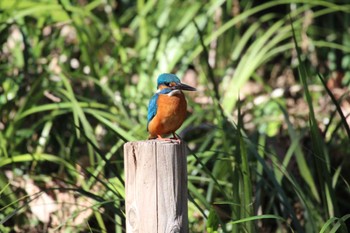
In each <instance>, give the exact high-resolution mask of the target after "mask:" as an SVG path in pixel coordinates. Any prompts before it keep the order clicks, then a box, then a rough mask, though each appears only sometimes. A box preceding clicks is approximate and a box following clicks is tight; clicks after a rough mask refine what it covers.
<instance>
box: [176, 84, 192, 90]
mask: <svg viewBox="0 0 350 233" xmlns="http://www.w3.org/2000/svg"><path fill="white" fill-rule="evenodd" d="M175 89H179V90H184V91H196V90H197V89H196V88H194V87H191V86H189V85H186V84H184V83H179V84H177V85H176V86H175Z"/></svg>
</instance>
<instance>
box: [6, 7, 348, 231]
mask: <svg viewBox="0 0 350 233" xmlns="http://www.w3.org/2000/svg"><path fill="white" fill-rule="evenodd" d="M0 12H1V14H0V46H1V52H0V84H1V85H0V113H1V115H0V171H1V172H0V231H1V232H11V230H12V229H15V231H20V230H22V231H24V230H29V229H31V230H32V229H34V230H35V231H37V232H40V231H45V230H46V231H47V230H48V229H51V230H56V231H60V232H77V231H82V232H118V233H121V232H124V231H125V214H124V208H125V205H124V198H125V196H124V195H125V194H124V172H123V159H122V158H123V150H122V148H123V144H124V143H125V142H127V141H135V140H144V139H146V138H147V132H146V123H147V122H146V119H147V105H148V101H149V99H150V97H151V96H152V94H153V93H154V91H155V85H156V84H155V81H156V78H157V76H158V75H159V74H160V73H162V72H172V73H176V74H177V75H178V76H179V77H180V78H183V79H185V78H186V80H188V81H193V82H194V83H195V85H196V87H197V89H198V91H197V93H195V95H188V96H187V99H188V102H189V103H188V105H189V110H190V114H189V116H188V119H187V120H186V122H185V123H184V125H183V126H182V127H181V129H180V130H179V131H178V133H181V135H182V136H183V138H184V140H185V141H186V142H187V143H188V146H189V149H190V152H191V153H190V154H189V156H188V181H189V183H188V186H189V223H190V226H189V227H190V232H322V233H323V232H347V229H346V227H349V226H350V225H349V214H348V213H349V210H350V205H349V203H348V200H349V198H350V186H349V180H350V174H349V172H348V170H349V167H350V163H349V155H350V149H349V146H348V143H349V139H350V130H349V125H348V122H349V119H348V116H347V115H346V110H348V109H347V108H348V107H347V106H348V101H349V100H348V99H347V96H348V87H349V84H350V69H349V67H350V66H349V64H350V63H349V61H350V55H349V45H350V36H349V35H348V33H344V32H346V31H348V30H349V28H350V20H349V19H350V5H349V4H348V3H347V1H322V0H317V1H311V2H309V1H302V0H277V1H265V2H264V3H261V2H260V1H247V0H243V1H205V2H203V1H143V0H138V1H135V2H134V1H115V0H108V1H102V0H95V1H66V0H57V1H56V0H55V1H44V0H42V1H34V0H33V1H32V0H26V1H24V0H16V1H1V2H0ZM340 19H342V20H340ZM193 67H194V68H195V70H192V68H193ZM332 75H333V78H332ZM336 76H337V77H338V80H337V79H336V78H334V77H336ZM339 77H340V78H339ZM334 80H336V81H334ZM332 82H333V83H336V84H335V85H336V86H335V87H334V86H332V85H331V83H332ZM254 87H255V89H254ZM298 88H299V89H298ZM280 90H283V94H278V91H280ZM294 90H296V91H294ZM337 91H338V92H337ZM339 91H341V94H338V93H339ZM276 93H277V94H276ZM25 184H27V186H26V185H25ZM28 184H31V185H29V187H28ZM30 187H31V189H30ZM30 190H39V191H37V192H34V191H30ZM46 195H48V196H49V198H51V199H50V200H52V201H53V202H54V203H55V205H56V207H57V208H58V209H59V210H60V211H54V212H52V213H51V214H50V217H51V222H50V223H46V222H44V221H42V220H40V219H41V217H42V216H40V214H39V212H40V211H43V210H42V209H40V208H39V211H38V210H35V208H33V205H34V204H36V203H38V202H36V201H37V200H41V199H42V198H44V196H46ZM39 203H40V202H39ZM66 204H69V205H70V206H74V208H72V209H74V210H72V211H67V212H64V210H65V205H66ZM39 206H40V205H39ZM86 213H88V214H86ZM60 214H61V215H64V218H63V217H62V216H60ZM84 214H86V215H84ZM56 219H61V221H60V222H57V221H56Z"/></svg>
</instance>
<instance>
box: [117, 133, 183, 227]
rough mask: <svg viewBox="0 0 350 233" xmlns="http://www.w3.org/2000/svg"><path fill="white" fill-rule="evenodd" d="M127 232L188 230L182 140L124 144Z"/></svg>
mask: <svg viewBox="0 0 350 233" xmlns="http://www.w3.org/2000/svg"><path fill="white" fill-rule="evenodd" d="M124 166H125V192H126V198H125V202H126V232H127V233H136V232H138V233H168V232H181V233H187V232H188V216H187V161H186V147H185V144H184V143H182V142H181V143H179V142H177V141H174V140H173V141H160V140H147V141H138V142H128V143H126V144H125V145H124Z"/></svg>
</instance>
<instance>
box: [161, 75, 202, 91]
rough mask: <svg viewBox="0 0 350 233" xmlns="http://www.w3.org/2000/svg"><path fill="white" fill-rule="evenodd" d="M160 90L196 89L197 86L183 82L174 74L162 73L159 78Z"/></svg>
mask: <svg viewBox="0 0 350 233" xmlns="http://www.w3.org/2000/svg"><path fill="white" fill-rule="evenodd" d="M157 88H158V90H159V91H161V90H163V89H166V88H168V89H169V88H170V89H171V90H184V91H196V88H194V87H191V86H189V85H186V84H184V83H181V81H180V79H179V78H178V77H177V76H176V75H174V74H161V75H159V77H158V80H157Z"/></svg>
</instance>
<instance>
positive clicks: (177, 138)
mask: <svg viewBox="0 0 350 233" xmlns="http://www.w3.org/2000/svg"><path fill="white" fill-rule="evenodd" d="M170 139H171V140H174V141H177V142H178V143H181V139H180V138H179V137H178V136H177V135H176V134H175V133H173V137H172V138H170Z"/></svg>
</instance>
